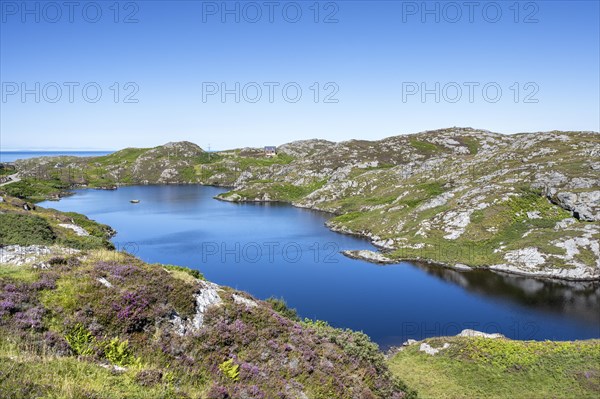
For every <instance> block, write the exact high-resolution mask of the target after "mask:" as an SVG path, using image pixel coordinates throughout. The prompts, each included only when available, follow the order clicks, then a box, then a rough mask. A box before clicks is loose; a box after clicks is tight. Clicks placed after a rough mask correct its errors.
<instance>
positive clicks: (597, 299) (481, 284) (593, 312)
mask: <svg viewBox="0 0 600 399" xmlns="http://www.w3.org/2000/svg"><path fill="white" fill-rule="evenodd" d="M414 264H415V265H416V266H417V267H418V268H420V269H422V270H424V271H425V272H426V273H428V274H429V275H432V276H435V277H437V278H440V279H441V280H444V281H447V282H450V283H453V284H456V285H459V286H460V287H462V288H464V289H465V290H467V291H469V292H472V293H475V294H477V295H481V296H485V297H493V298H495V299H499V300H504V301H510V302H513V303H518V304H520V305H523V306H530V307H535V308H536V309H538V310H542V311H546V312H550V313H560V314H566V315H567V316H569V317H573V318H576V319H580V320H584V321H586V322H594V323H597V324H599V325H600V314H599V313H598V308H599V307H600V283H599V282H597V281H565V280H550V279H539V278H533V277H524V276H519V275H515V274H507V273H499V272H492V271H489V270H470V271H457V270H454V269H449V268H446V267H441V266H436V265H431V264H427V263H421V262H418V263H417V262H415V263H414ZM599 328H600V327H599Z"/></svg>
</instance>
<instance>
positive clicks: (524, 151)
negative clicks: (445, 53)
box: [9, 128, 600, 280]
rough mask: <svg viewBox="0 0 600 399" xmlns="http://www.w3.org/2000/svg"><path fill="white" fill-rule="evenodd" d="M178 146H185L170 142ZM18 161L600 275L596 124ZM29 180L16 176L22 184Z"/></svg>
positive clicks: (568, 275) (56, 179)
mask: <svg viewBox="0 0 600 399" xmlns="http://www.w3.org/2000/svg"><path fill="white" fill-rule="evenodd" d="M173 146H176V147H180V148H185V149H186V150H185V154H187V155H186V156H173V155H169V154H170V151H169V149H168V148H172V147H173ZM181 151H182V152H183V150H181ZM17 169H18V170H19V172H20V174H21V175H22V177H25V178H26V179H25V180H27V178H29V179H30V181H29V182H25V183H23V185H25V184H33V183H39V181H40V180H41V181H43V182H44V183H43V184H50V183H52V184H54V185H55V186H57V185H60V184H67V185H69V186H73V185H87V186H101V185H115V184H133V183H200V184H213V185H222V186H229V187H232V191H230V192H228V193H226V194H223V195H222V196H221V197H220V199H223V200H227V201H284V202H291V203H293V204H294V205H296V206H300V207H306V208H312V209H319V210H324V211H328V212H332V213H333V214H335V215H337V216H336V217H334V218H332V219H331V220H330V222H329V226H330V227H331V228H332V229H334V230H337V231H340V232H344V233H349V234H358V235H362V236H367V237H369V238H370V239H371V240H372V241H373V242H374V243H375V244H376V245H377V246H379V247H380V248H381V249H382V250H383V251H384V252H385V254H384V255H379V254H377V255H374V254H365V253H359V254H356V253H355V254H351V255H353V256H361V257H364V258H366V259H368V260H375V261H381V262H382V263H385V262H387V261H390V262H397V261H399V260H401V259H419V260H425V261H432V262H436V263H439V264H443V265H446V266H450V267H458V268H461V269H468V268H469V267H486V268H490V269H493V270H498V271H505V272H511V273H520V274H527V275H535V276H543V277H554V278H562V279H573V280H598V279H600V247H599V244H598V241H599V238H600V135H599V134H598V133H594V132H544V133H527V134H517V135H502V134H498V133H492V132H488V131H483V130H476V129H470V128H451V129H443V130H437V131H431V132H423V133H417V134H412V135H401V136H395V137H390V138H387V139H383V140H379V141H361V140H351V141H346V142H341V143H332V142H328V141H324V140H307V141H299V142H293V143H289V144H285V145H282V146H280V147H279V148H278V155H277V156H275V157H272V158H266V157H265V156H264V154H263V152H262V151H261V150H259V149H242V150H232V151H225V152H220V153H217V154H207V153H204V152H202V150H200V149H199V148H198V147H195V146H194V145H193V144H190V143H178V144H168V145H166V146H162V147H157V148H155V149H151V150H131V149H130V150H123V151H119V152H117V153H115V154H112V155H109V156H106V157H99V158H88V159H76V158H68V159H66V158H61V159H56V158H54V159H52V158H46V159H34V160H28V161H22V162H18V163H17ZM40 171H41V172H40ZM95 171H96V172H95ZM69 174H70V176H69ZM65 176H67V177H65ZM19 184H21V182H19V183H14V184H12V185H10V186H9V187H12V188H11V190H12V192H11V194H13V195H17V196H21V197H22V196H23V195H22V194H21V193H19ZM20 194H21V195H20Z"/></svg>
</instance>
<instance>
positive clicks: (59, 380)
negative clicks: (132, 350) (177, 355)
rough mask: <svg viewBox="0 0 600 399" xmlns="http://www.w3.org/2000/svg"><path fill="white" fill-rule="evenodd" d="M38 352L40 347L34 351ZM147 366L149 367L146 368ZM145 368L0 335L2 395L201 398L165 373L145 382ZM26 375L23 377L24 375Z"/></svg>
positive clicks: (22, 397) (77, 398)
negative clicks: (104, 363)
mask: <svg viewBox="0 0 600 399" xmlns="http://www.w3.org/2000/svg"><path fill="white" fill-rule="evenodd" d="M38 352H40V351H38ZM150 370H151V369H150ZM148 371H149V370H145V369H135V368H130V369H129V370H128V371H126V372H115V371H112V370H110V369H107V368H104V367H101V366H100V365H98V364H95V363H91V362H86V361H84V360H80V359H77V358H75V357H60V356H55V355H51V354H45V353H44V351H41V352H40V353H35V352H34V353H32V352H30V351H27V350H24V349H23V347H21V346H18V345H16V344H15V343H14V342H13V341H11V340H10V339H9V338H7V337H5V336H2V337H1V339H0V393H1V396H2V397H3V398H11V399H26V398H73V399H84V398H107V399H121V398H129V399H147V398H177V397H182V396H181V395H182V394H187V395H190V396H187V397H190V398H202V397H204V394H203V393H202V390H201V389H200V390H198V389H197V388H194V387H193V386H190V385H184V386H176V385H175V384H174V383H173V382H172V381H169V378H168V377H169V374H168V373H161V374H159V375H158V376H157V377H156V378H155V380H154V381H152V382H151V383H148V382H145V381H146V379H144V378H143V376H144V375H147V374H148ZM25 376H26V378H24V377H25Z"/></svg>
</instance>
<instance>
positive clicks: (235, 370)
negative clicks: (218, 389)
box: [219, 359, 240, 381]
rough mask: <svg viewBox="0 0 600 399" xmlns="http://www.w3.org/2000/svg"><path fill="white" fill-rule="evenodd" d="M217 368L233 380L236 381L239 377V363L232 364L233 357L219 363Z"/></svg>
mask: <svg viewBox="0 0 600 399" xmlns="http://www.w3.org/2000/svg"><path fill="white" fill-rule="evenodd" d="M219 370H221V371H222V372H223V374H225V375H226V376H227V377H228V378H230V379H231V380H233V381H238V380H239V379H240V366H239V364H234V363H233V359H229V360H226V361H224V362H223V363H221V364H220V365H219Z"/></svg>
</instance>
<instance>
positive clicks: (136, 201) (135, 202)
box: [129, 200, 140, 204]
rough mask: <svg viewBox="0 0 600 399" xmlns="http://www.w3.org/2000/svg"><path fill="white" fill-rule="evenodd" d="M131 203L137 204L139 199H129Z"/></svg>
mask: <svg viewBox="0 0 600 399" xmlns="http://www.w3.org/2000/svg"><path fill="white" fill-rule="evenodd" d="M129 202H131V203H132V204H139V202H140V200H129Z"/></svg>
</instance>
